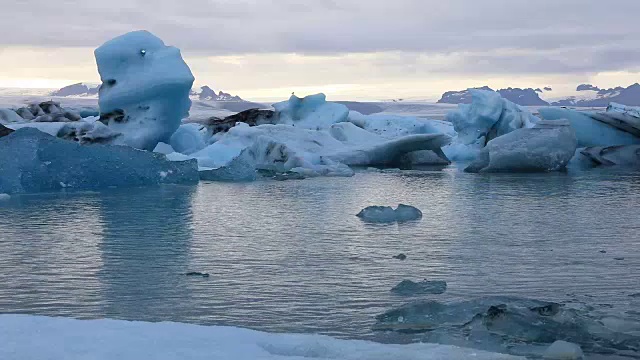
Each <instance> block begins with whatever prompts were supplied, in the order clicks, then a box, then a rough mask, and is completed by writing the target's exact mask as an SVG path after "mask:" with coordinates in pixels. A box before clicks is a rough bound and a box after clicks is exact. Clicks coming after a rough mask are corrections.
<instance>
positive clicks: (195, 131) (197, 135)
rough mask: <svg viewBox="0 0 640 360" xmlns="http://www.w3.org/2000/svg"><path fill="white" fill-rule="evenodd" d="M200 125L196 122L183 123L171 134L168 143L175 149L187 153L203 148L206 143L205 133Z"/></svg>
mask: <svg viewBox="0 0 640 360" xmlns="http://www.w3.org/2000/svg"><path fill="white" fill-rule="evenodd" d="M201 129H202V127H201V126H200V125H198V124H193V123H191V124H183V125H180V127H179V128H178V129H177V130H176V132H174V133H173V135H171V138H170V139H169V145H171V147H173V148H174V149H175V151H177V152H179V153H181V154H185V155H189V154H193V153H195V152H197V151H200V150H202V149H204V148H205V147H206V146H207V144H206V142H205V134H203V133H202V131H201Z"/></svg>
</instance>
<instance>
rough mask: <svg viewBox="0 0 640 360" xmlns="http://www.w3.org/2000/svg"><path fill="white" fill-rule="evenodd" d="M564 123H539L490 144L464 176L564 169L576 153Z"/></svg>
mask: <svg viewBox="0 0 640 360" xmlns="http://www.w3.org/2000/svg"><path fill="white" fill-rule="evenodd" d="M576 148H577V140H576V135H575V132H574V131H573V129H572V127H571V125H570V124H569V122H568V121H562V120H557V121H540V122H539V123H538V124H537V125H535V127H533V128H530V129H529V128H523V129H518V130H515V131H513V132H510V133H508V134H506V135H503V136H500V137H498V138H495V139H493V140H491V141H490V142H489V143H488V144H487V146H486V147H485V148H484V149H482V151H481V152H480V154H479V155H478V157H477V158H476V160H475V161H474V162H472V163H471V165H469V166H468V167H467V168H466V169H465V171H466V172H474V173H475V172H546V171H557V170H561V169H564V168H565V167H566V166H567V164H568V163H569V161H571V159H572V158H573V156H574V155H575V153H576Z"/></svg>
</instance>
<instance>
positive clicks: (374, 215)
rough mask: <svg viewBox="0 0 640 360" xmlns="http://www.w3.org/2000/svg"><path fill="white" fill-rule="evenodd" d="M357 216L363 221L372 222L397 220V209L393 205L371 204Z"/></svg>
mask: <svg viewBox="0 0 640 360" xmlns="http://www.w3.org/2000/svg"><path fill="white" fill-rule="evenodd" d="M356 216H357V217H359V218H360V219H362V220H363V221H366V222H371V223H393V222H396V211H395V210H393V208H392V207H391V206H369V207H367V208H365V209H363V210H362V211H360V212H359V213H358V215H356Z"/></svg>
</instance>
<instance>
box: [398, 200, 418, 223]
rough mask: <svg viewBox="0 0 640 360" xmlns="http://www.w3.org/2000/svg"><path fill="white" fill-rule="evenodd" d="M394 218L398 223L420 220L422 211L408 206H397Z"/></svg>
mask: <svg viewBox="0 0 640 360" xmlns="http://www.w3.org/2000/svg"><path fill="white" fill-rule="evenodd" d="M396 218H397V219H398V222H407V221H414V220H420V219H422V211H420V210H419V209H418V208H415V207H413V206H409V205H403V204H400V205H398V208H397V209H396Z"/></svg>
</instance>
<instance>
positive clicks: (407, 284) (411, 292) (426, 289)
mask: <svg viewBox="0 0 640 360" xmlns="http://www.w3.org/2000/svg"><path fill="white" fill-rule="evenodd" d="M446 291H447V282H446V281H427V280H424V281H421V282H417V283H416V282H413V281H411V280H403V281H402V282H401V283H400V284H398V285H396V286H395V287H394V288H393V289H391V292H392V293H395V294H398V295H402V296H416V295H425V294H433V295H440V294H444V293H445V292H446Z"/></svg>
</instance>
